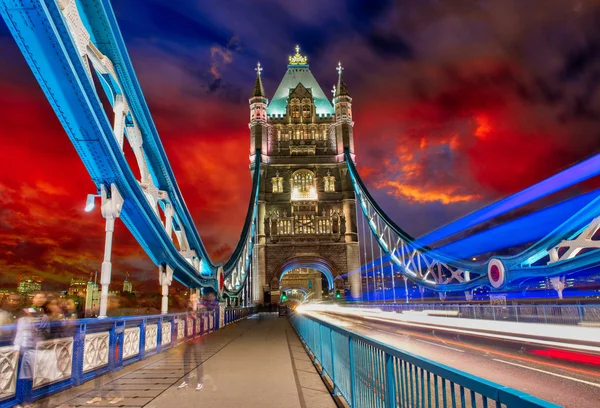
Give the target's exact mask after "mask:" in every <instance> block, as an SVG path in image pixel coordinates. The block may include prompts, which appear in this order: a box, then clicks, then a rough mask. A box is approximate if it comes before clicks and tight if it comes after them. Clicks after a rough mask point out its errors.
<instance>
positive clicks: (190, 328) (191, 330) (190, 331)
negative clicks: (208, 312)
mask: <svg viewBox="0 0 600 408" xmlns="http://www.w3.org/2000/svg"><path fill="white" fill-rule="evenodd" d="M186 322H187V328H186V329H187V336H188V337H192V336H193V335H194V319H192V318H191V317H189V318H187V319H186Z"/></svg>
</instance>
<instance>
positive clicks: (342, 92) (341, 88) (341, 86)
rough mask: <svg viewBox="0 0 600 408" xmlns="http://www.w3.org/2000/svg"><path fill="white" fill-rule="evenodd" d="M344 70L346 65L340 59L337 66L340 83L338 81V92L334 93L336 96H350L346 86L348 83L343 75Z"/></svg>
mask: <svg viewBox="0 0 600 408" xmlns="http://www.w3.org/2000/svg"><path fill="white" fill-rule="evenodd" d="M343 70H344V67H342V62H341V61H340V62H338V64H337V68H336V71H337V72H338V83H337V89H336V92H335V93H334V94H333V96H334V97H337V96H349V95H348V87H347V86H346V83H345V82H344V78H343V76H342V71H343Z"/></svg>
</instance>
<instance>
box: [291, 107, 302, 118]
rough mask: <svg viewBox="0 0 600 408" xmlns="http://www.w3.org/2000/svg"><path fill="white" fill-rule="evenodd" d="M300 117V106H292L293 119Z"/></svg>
mask: <svg viewBox="0 0 600 408" xmlns="http://www.w3.org/2000/svg"><path fill="white" fill-rule="evenodd" d="M299 117H300V106H298V105H294V106H292V118H299Z"/></svg>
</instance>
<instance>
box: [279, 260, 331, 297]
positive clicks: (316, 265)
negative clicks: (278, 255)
mask: <svg viewBox="0 0 600 408" xmlns="http://www.w3.org/2000/svg"><path fill="white" fill-rule="evenodd" d="M301 268H308V269H315V270H317V271H319V272H321V273H322V274H323V275H325V277H326V278H327V288H328V290H329V291H332V290H333V289H334V288H335V277H337V276H338V273H337V270H336V269H335V267H334V266H333V265H332V264H331V262H329V261H328V260H326V259H325V258H321V257H313V256H298V257H294V258H291V259H288V260H287V261H285V262H283V264H282V265H281V267H280V268H279V271H278V273H277V276H279V281H280V282H281V279H282V278H283V276H284V275H285V274H286V273H289V272H291V271H293V270H295V269H301Z"/></svg>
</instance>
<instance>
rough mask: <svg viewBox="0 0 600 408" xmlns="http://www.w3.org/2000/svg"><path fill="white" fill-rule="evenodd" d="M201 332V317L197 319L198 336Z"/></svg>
mask: <svg viewBox="0 0 600 408" xmlns="http://www.w3.org/2000/svg"><path fill="white" fill-rule="evenodd" d="M201 330H202V319H200V318H199V317H196V334H200V331H201Z"/></svg>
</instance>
